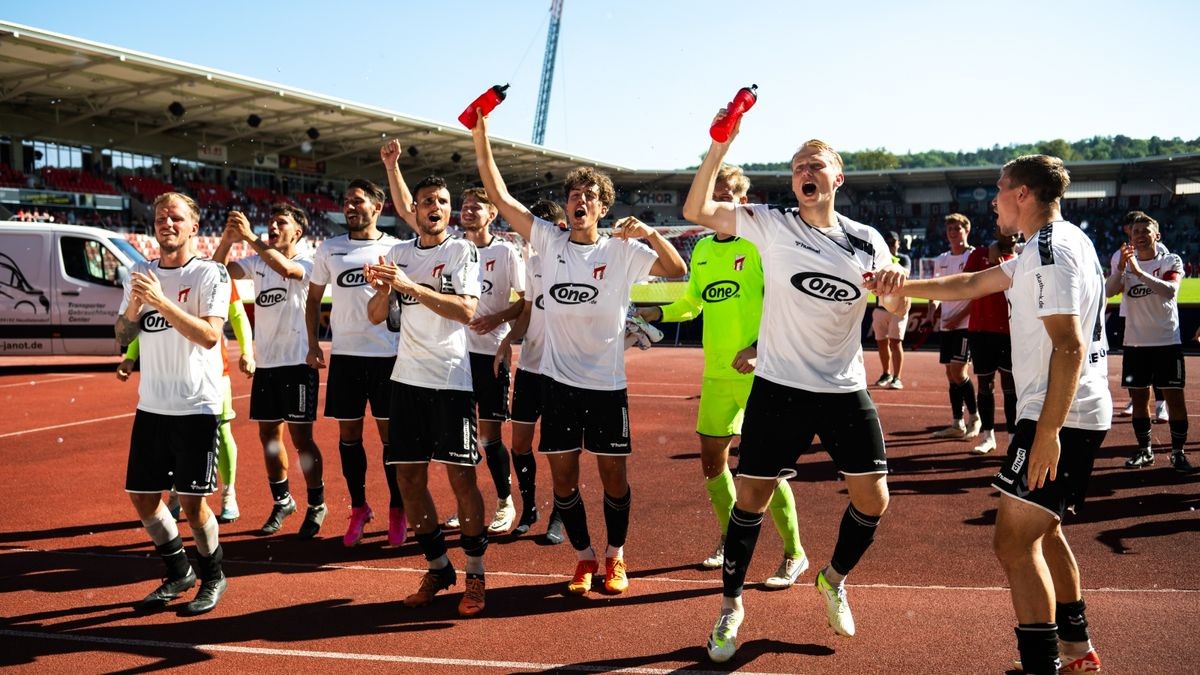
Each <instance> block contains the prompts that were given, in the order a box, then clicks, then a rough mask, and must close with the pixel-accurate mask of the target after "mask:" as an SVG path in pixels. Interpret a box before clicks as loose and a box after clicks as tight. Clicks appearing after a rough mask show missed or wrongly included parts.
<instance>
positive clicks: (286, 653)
mask: <svg viewBox="0 0 1200 675" xmlns="http://www.w3.org/2000/svg"><path fill="white" fill-rule="evenodd" d="M0 636H4V637H12V638H22V639H35V640H38V639H40V640H60V641H65V642H84V643H90V644H99V645H113V646H122V647H151V648H155V649H179V650H186V651H201V652H217V653H221V652H224V653H229V654H253V655H256V656H276V657H281V656H282V657H295V658H307V659H336V660H341V661H375V662H383V663H410V664H422V665H432V666H458V667H470V668H498V669H504V670H535V671H547V670H566V671H575V672H584V673H609V672H613V673H645V674H647V675H669V674H670V673H695V674H696V675H707V674H709V673H717V672H721V671H712V670H690V669H680V668H613V667H611V666H604V665H601V664H589V663H582V664H565V663H532V662H528V661H488V660H483V659H446V658H430V657H424V656H403V655H400V654H357V653H353V652H319V651H314V650H310V649H271V648H268V647H245V646H241V645H212V644H189V643H187V642H166V641H160V640H132V639H129V638H110V637H101V636H91V635H75V634H72V633H37V632H31V631H20V630H0ZM749 675H770V674H769V673H750V674H749Z"/></svg>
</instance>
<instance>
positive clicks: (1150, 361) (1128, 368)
mask: <svg viewBox="0 0 1200 675" xmlns="http://www.w3.org/2000/svg"><path fill="white" fill-rule="evenodd" d="M1138 213H1140V212H1138ZM1161 238H1162V235H1161V233H1160V231H1159V225H1158V221H1156V220H1154V219H1153V218H1151V217H1150V216H1148V215H1146V214H1144V213H1140V215H1139V216H1138V217H1137V218H1136V219H1135V220H1134V222H1133V227H1132V236H1131V237H1130V243H1128V244H1124V245H1122V246H1121V258H1120V259H1119V260H1118V261H1117V264H1116V265H1115V266H1113V268H1112V273H1111V274H1110V275H1109V277H1108V282H1107V283H1106V284H1105V292H1106V294H1107V295H1110V296H1111V295H1116V294H1118V293H1123V294H1124V299H1123V301H1122V302H1121V309H1122V310H1124V311H1125V355H1124V357H1123V358H1122V359H1121V384H1122V385H1123V386H1124V387H1125V388H1126V389H1128V390H1129V396H1130V398H1131V399H1132V400H1133V435H1134V438H1135V439H1136V440H1137V444H1138V449H1137V451H1135V452H1134V454H1133V456H1132V457H1130V458H1129V460H1128V461H1126V462H1125V466H1126V467H1127V468H1130V469H1136V468H1140V467H1143V466H1150V465H1151V464H1153V463H1154V450H1153V449H1152V448H1151V446H1150V387H1151V386H1152V385H1153V386H1155V387H1158V388H1159V389H1161V390H1162V393H1163V396H1164V398H1165V400H1166V403H1167V410H1168V411H1169V412H1170V421H1169V425H1170V428H1171V465H1172V466H1174V467H1175V469H1176V470H1177V471H1180V472H1182V473H1191V472H1192V465H1191V462H1189V461H1188V459H1187V456H1186V455H1185V454H1184V450H1183V448H1184V444H1185V443H1187V433H1188V418H1187V404H1186V402H1185V401H1184V397H1183V386H1184V382H1185V375H1184V361H1183V345H1182V343H1181V341H1180V335H1179V306H1178V304H1177V300H1178V296H1179V286H1180V283H1181V281H1180V280H1181V279H1182V277H1183V261H1182V260H1180V259H1179V256H1177V255H1175V254H1173V253H1160V252H1159V251H1157V250H1156V246H1157V244H1158V241H1159V240H1160V239H1161Z"/></svg>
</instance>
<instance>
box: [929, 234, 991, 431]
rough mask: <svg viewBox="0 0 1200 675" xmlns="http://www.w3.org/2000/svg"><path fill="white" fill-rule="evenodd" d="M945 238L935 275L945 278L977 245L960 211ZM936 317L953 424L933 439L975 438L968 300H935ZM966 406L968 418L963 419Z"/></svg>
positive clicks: (976, 418)
mask: <svg viewBox="0 0 1200 675" xmlns="http://www.w3.org/2000/svg"><path fill="white" fill-rule="evenodd" d="M945 223H946V240H947V241H949V242H950V250H949V251H946V252H944V253H942V254H941V255H939V256H938V257H936V258H934V259H933V276H934V277H944V276H949V275H951V274H959V273H961V272H962V271H963V267H964V266H965V265H966V264H967V258H969V257H970V256H971V251H974V250H975V248H974V247H973V246H971V245H970V244H968V243H967V236H968V235H970V233H971V221H970V219H968V218H967V217H966V216H964V215H962V214H961V213H951V214H949V215H947V216H946V218H945ZM934 304H935V305H936V308H935V309H934V316H933V320H934V321H936V322H937V330H938V331H939V332H940V335H939V336H938V339H939V341H940V343H941V352H940V354H939V356H938V362H939V363H942V364H944V365H945V366H946V382H947V385H948V386H949V388H950V413H951V417H952V418H953V422H952V423H951V424H950V426H948V427H946V428H944V429H939V430H938V431H935V432H933V437H934V438H974V437H975V436H978V435H979V427H980V422H979V415H978V408H977V405H976V399H975V385H973V384H971V374H970V373H969V372H967V371H968V367H967V364H969V363H970V361H971V350H970V346H969V344H968V339H967V324H968V322H969V321H970V318H971V302H970V301H969V300H950V301H947V302H942V303H936V302H935V303H934ZM963 407H966V409H967V419H966V421H965V422H964V421H963Z"/></svg>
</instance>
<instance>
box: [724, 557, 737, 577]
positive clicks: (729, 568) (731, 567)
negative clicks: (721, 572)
mask: <svg viewBox="0 0 1200 675" xmlns="http://www.w3.org/2000/svg"><path fill="white" fill-rule="evenodd" d="M736 571H737V564H736V563H734V562H733V561H732V560H726V561H725V574H733V573H734V572H736Z"/></svg>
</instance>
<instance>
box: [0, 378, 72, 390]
mask: <svg viewBox="0 0 1200 675" xmlns="http://www.w3.org/2000/svg"><path fill="white" fill-rule="evenodd" d="M89 377H94V376H92V375H64V376H63V377H57V378H54V379H52V380H33V381H31V382H10V383H8V384H0V389H3V388H4V387H32V386H36V385H39V384H49V383H51V382H67V381H69V380H86V379H88V378H89Z"/></svg>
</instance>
